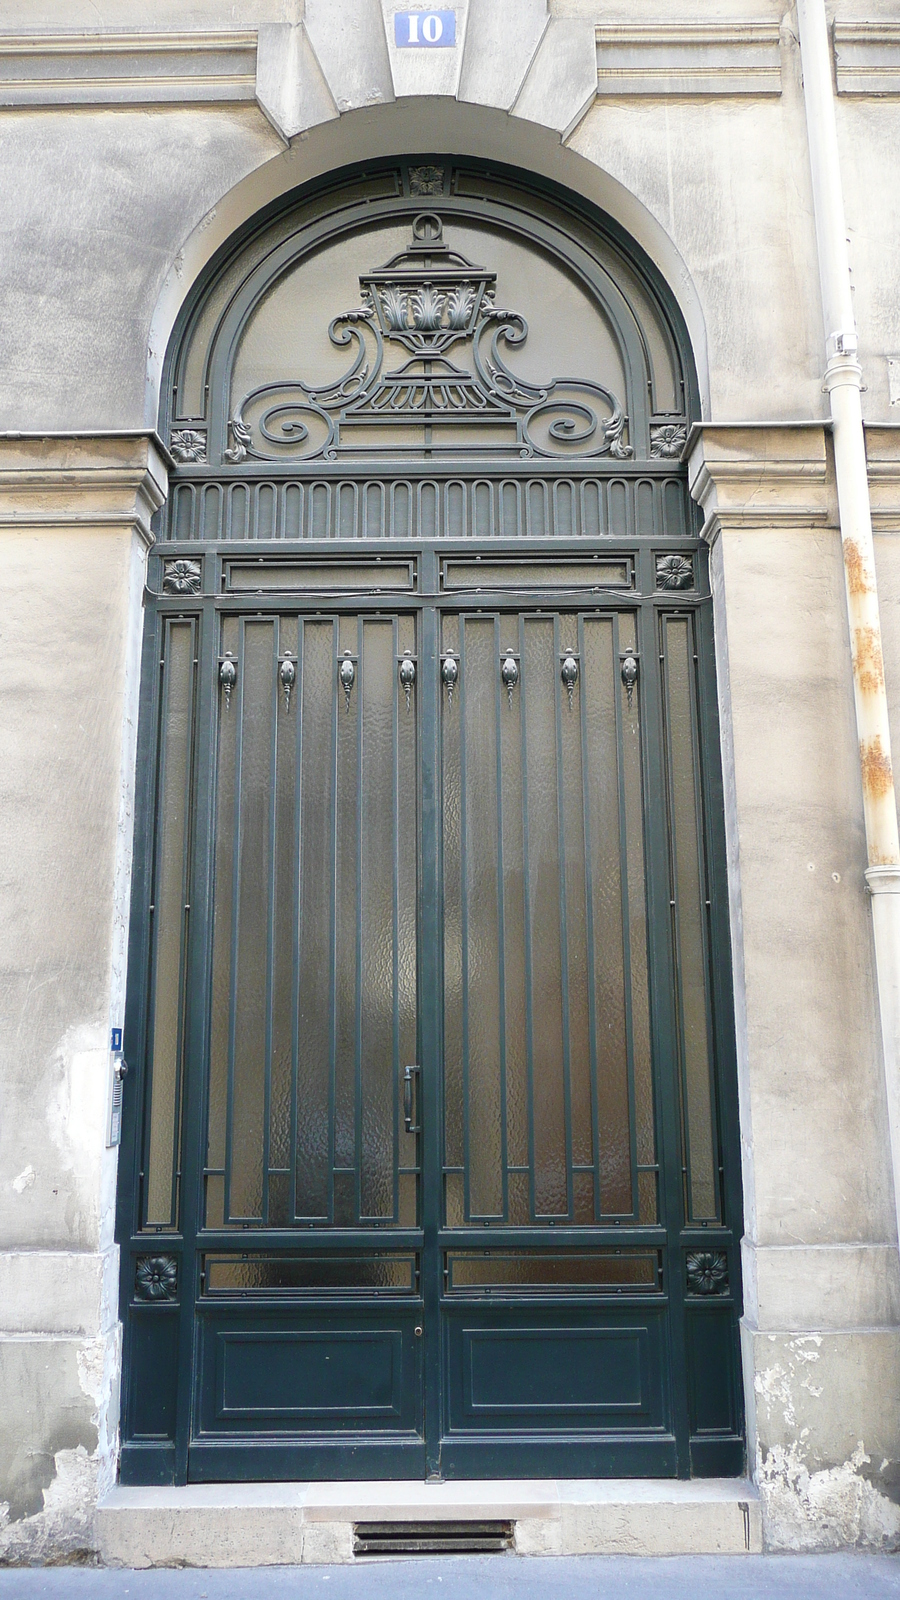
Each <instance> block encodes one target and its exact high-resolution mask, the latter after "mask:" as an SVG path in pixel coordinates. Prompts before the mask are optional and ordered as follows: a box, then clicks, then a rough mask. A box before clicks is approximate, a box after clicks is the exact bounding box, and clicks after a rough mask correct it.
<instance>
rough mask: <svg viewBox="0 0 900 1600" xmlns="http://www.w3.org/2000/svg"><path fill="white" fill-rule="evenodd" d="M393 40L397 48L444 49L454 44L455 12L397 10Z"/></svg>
mask: <svg viewBox="0 0 900 1600" xmlns="http://www.w3.org/2000/svg"><path fill="white" fill-rule="evenodd" d="M394 40H395V42H396V45H397V49H398V50H422V49H425V50H446V49H447V48H448V47H451V46H453V45H455V44H456V12H455V11H397V12H395V13H394Z"/></svg>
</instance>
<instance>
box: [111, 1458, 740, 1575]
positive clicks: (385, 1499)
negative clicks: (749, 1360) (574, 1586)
mask: <svg viewBox="0 0 900 1600" xmlns="http://www.w3.org/2000/svg"><path fill="white" fill-rule="evenodd" d="M475 1518H478V1519H480V1520H484V1519H496V1520H501V1519H502V1520H509V1521H511V1522H512V1523H513V1524H514V1527H515V1541H514V1542H515V1551H516V1553H517V1554H518V1555H673V1556H674V1555H685V1554H692V1555H742V1554H745V1553H747V1552H758V1551H760V1550H761V1549H762V1523H761V1517H760V1507H759V1496H758V1494H757V1492H756V1489H755V1488H754V1486H753V1484H752V1483H750V1482H748V1481H746V1480H741V1479H735V1478H721V1479H720V1478H704V1479H700V1480H697V1481H694V1482H692V1483H677V1482H672V1481H669V1480H660V1479H642V1480H637V1479H632V1480H610V1479H603V1480H597V1479H546V1480H523V1481H521V1482H518V1481H516V1482H511V1481H509V1480H507V1481H501V1482H493V1481H490V1482H471V1483H265V1484H189V1485H187V1486H186V1487H185V1488H177V1489H176V1488H147V1489H143V1488H142V1489H135V1488H122V1487H116V1488H115V1489H113V1490H111V1491H110V1493H109V1494H108V1495H107V1496H106V1498H105V1499H104V1500H103V1501H101V1503H100V1506H99V1509H98V1513H97V1522H98V1542H99V1548H100V1552H101V1558H102V1560H103V1561H105V1562H106V1564H107V1565H108V1566H116V1567H155V1566H159V1567H167V1566H191V1567H257V1566H290V1565H295V1564H297V1563H300V1562H309V1563H313V1564H326V1563H333V1562H352V1561H353V1560H354V1559H358V1558H354V1555H353V1524H354V1523H355V1522H438V1521H447V1522H451V1521H453V1522H463V1521H465V1520H467V1519H475ZM364 1559H365V1558H364Z"/></svg>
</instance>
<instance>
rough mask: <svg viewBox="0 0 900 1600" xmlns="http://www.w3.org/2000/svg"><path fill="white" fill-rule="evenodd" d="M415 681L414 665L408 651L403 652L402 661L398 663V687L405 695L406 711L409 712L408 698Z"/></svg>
mask: <svg viewBox="0 0 900 1600" xmlns="http://www.w3.org/2000/svg"><path fill="white" fill-rule="evenodd" d="M415 681H416V663H415V662H414V661H413V659H412V655H411V653H410V651H409V650H404V652H403V660H402V661H401V663H400V687H401V689H402V690H403V692H404V694H405V695H406V709H407V711H408V710H409V705H410V696H411V695H412V690H413V684H414V683H415Z"/></svg>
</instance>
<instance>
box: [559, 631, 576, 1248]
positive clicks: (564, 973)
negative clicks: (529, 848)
mask: <svg viewBox="0 0 900 1600" xmlns="http://www.w3.org/2000/svg"><path fill="white" fill-rule="evenodd" d="M559 624H560V618H559V614H557V615H556V616H554V618H553V707H554V715H555V718H556V837H557V840H558V844H557V852H558V857H559V864H558V876H557V882H558V885H559V976H560V989H561V995H560V1000H561V1006H560V1010H561V1013H562V1046H563V1108H564V1109H563V1114H564V1116H565V1123H566V1216H567V1218H568V1219H569V1220H571V1218H572V1207H573V1202H574V1194H575V1185H574V1182H573V1177H572V1060H571V1054H572V1041H571V1027H570V1019H569V930H568V923H567V920H566V909H567V895H566V889H567V884H566V819H565V804H566V800H565V793H564V786H563V746H562V680H561V678H560V673H559V659H560V649H559V645H560V626H559ZM581 676H582V683H581V686H580V690H581V693H580V698H581V699H582V700H583V699H584V678H583V674H582V675H581Z"/></svg>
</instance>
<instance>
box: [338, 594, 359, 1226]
mask: <svg viewBox="0 0 900 1600" xmlns="http://www.w3.org/2000/svg"><path fill="white" fill-rule="evenodd" d="M364 642H365V635H364V632H363V615H362V612H360V614H359V616H358V617H357V619H356V685H355V687H356V704H355V706H354V713H355V716H356V940H355V961H356V994H355V1005H354V1019H353V1049H354V1055H355V1064H354V1083H355V1093H356V1105H355V1121H356V1134H355V1144H356V1174H355V1183H356V1217H355V1219H354V1220H355V1222H356V1223H357V1224H360V1223H361V1222H362V1219H363V1209H362V1201H363V1190H362V1165H363V1070H362V986H363V951H362V940H363V929H362V904H363V891H362V877H363V825H362V820H363V807H362V790H363V756H364V754H365V751H364V746H363V705H364V700H363V692H362V685H363V677H364V674H365V661H364V660H363V645H364ZM335 815H337V810H336V809H335Z"/></svg>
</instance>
